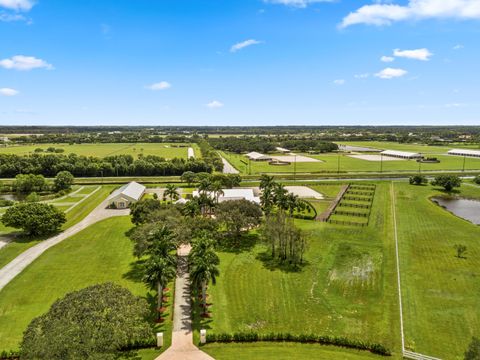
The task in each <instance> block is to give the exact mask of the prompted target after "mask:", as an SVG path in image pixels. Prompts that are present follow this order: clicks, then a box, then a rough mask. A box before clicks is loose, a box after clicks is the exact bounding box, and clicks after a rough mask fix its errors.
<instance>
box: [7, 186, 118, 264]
mask: <svg viewBox="0 0 480 360" xmlns="http://www.w3.org/2000/svg"><path fill="white" fill-rule="evenodd" d="M97 187H98V186H92V187H88V189H89V191H90V192H93V190H94V189H96V188H97ZM115 187H116V186H102V188H101V189H100V190H98V191H97V192H95V193H94V194H93V195H92V196H90V197H89V198H88V199H87V200H85V201H84V202H82V203H81V204H79V205H78V206H76V207H75V208H73V209H72V210H71V211H69V212H68V213H67V222H66V223H65V224H64V225H63V229H64V230H65V229H67V228H69V227H71V226H72V225H75V224H76V223H78V222H80V221H81V220H82V219H84V218H85V217H86V216H87V215H88V214H90V212H91V211H92V210H93V209H95V208H96V207H97V206H98V205H99V204H100V203H101V202H102V201H103V200H105V198H106V197H107V196H108V195H109V194H110V192H111V191H112V190H113V189H115ZM84 191H86V190H84ZM77 200H78V201H80V200H81V198H77ZM55 202H59V203H62V202H64V200H56V201H54V202H52V204H54V205H55ZM69 207H70V206H68V207H67V208H69ZM60 209H62V210H66V208H65V207H64V206H61V207H60ZM0 224H1V222H0ZM0 231H4V234H12V233H13V232H18V231H19V230H18V229H10V228H5V226H4V225H3V224H1V227H0ZM41 240H42V238H40V239H38V238H34V239H31V238H25V237H23V236H17V237H15V238H14V239H13V241H12V242H11V243H9V244H8V245H7V246H5V247H3V248H2V249H0V268H2V267H3V266H5V265H6V264H8V263H9V262H10V261H12V260H13V259H14V258H16V257H17V256H18V255H20V254H21V253H22V252H24V251H25V250H27V249H29V248H31V247H32V246H34V245H36V244H38V243H39V242H40V241H41Z"/></svg>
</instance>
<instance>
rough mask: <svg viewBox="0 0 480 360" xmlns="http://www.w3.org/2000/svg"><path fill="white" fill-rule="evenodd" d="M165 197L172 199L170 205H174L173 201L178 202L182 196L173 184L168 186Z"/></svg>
mask: <svg viewBox="0 0 480 360" xmlns="http://www.w3.org/2000/svg"><path fill="white" fill-rule="evenodd" d="M164 196H168V197H169V198H170V203H171V204H173V200H174V199H175V200H177V199H178V198H179V197H180V194H179V193H178V191H177V187H176V186H175V185H173V184H168V185H167V187H166V189H165V192H164Z"/></svg>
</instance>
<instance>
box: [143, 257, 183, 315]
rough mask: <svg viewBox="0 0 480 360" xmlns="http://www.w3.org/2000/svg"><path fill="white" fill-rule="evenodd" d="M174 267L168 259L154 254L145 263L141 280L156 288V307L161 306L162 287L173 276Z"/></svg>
mask: <svg viewBox="0 0 480 360" xmlns="http://www.w3.org/2000/svg"><path fill="white" fill-rule="evenodd" d="M176 273H177V272H176V267H175V265H174V264H172V263H171V262H170V261H169V260H168V259H166V258H164V257H162V256H159V255H155V256H152V257H151V258H149V259H148V260H147V261H146V263H145V268H144V276H143V282H144V283H145V284H147V285H148V286H150V289H152V290H157V308H158V309H160V308H161V307H162V298H163V289H164V288H165V287H166V286H167V284H168V283H169V282H170V281H171V280H172V279H173V278H174V277H175V275H176Z"/></svg>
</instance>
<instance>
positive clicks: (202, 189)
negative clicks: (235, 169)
mask: <svg viewBox="0 0 480 360" xmlns="http://www.w3.org/2000/svg"><path fill="white" fill-rule="evenodd" d="M210 191H212V181H211V180H210V179H209V178H205V179H202V180H201V181H200V183H199V184H198V192H199V193H200V194H201V193H208V192H210Z"/></svg>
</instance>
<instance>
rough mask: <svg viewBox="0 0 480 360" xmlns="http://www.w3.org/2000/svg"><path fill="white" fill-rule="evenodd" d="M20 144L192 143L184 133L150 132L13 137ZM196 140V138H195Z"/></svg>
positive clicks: (50, 134)
mask: <svg viewBox="0 0 480 360" xmlns="http://www.w3.org/2000/svg"><path fill="white" fill-rule="evenodd" d="M12 140H14V141H15V142H16V143H19V144H72V145H73V144H94V143H191V142H192V138H190V137H186V136H184V135H167V136H163V135H152V134H151V133H148V132H126V133H124V132H120V133H118V132H114V133H110V132H102V133H73V134H62V133H48V134H43V135H33V134H31V135H26V136H20V137H17V138H14V139H12ZM194 140H195V139H194Z"/></svg>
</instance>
